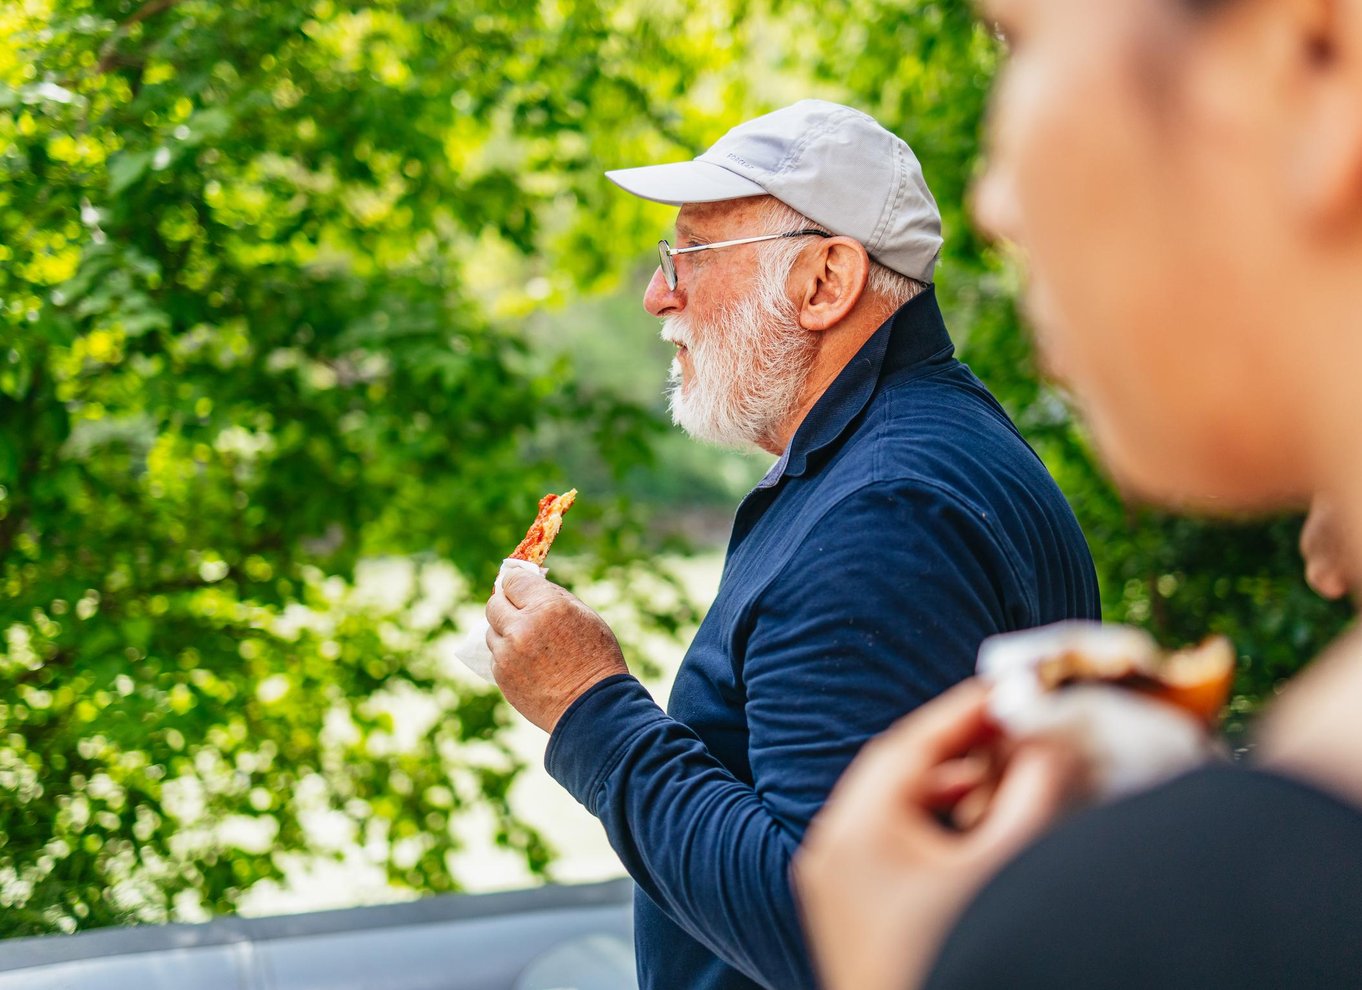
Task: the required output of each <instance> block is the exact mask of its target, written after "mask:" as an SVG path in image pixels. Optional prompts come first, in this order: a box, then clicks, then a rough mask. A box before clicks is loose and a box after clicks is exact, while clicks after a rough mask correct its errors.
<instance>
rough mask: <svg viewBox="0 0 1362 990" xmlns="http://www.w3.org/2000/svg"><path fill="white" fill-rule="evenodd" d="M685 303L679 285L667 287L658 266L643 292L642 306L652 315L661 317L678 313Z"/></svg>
mask: <svg viewBox="0 0 1362 990" xmlns="http://www.w3.org/2000/svg"><path fill="white" fill-rule="evenodd" d="M685 305H686V297H685V294H684V293H683V292H682V291H681V287H680V286H677V287H676V288H675V289H669V288H667V279H666V278H665V277H664V276H663V274H662V268H661V266H659V267H658V268H656V269H655V270H654V271H653V277H652V278H650V279H649V280H648V288H647V289H645V290H644V292H643V308H644V309H646V310H647V311H648V312H649V313H651V314H652V315H653V316H657V317H662V316H666V315H668V314H669V313H679V312H680V311H681V310H682V309H683V308H685Z"/></svg>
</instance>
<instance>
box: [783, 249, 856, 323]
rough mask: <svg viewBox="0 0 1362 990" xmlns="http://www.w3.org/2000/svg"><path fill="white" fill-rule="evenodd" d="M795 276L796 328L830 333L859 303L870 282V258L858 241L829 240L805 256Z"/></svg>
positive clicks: (796, 269)
mask: <svg viewBox="0 0 1362 990" xmlns="http://www.w3.org/2000/svg"><path fill="white" fill-rule="evenodd" d="M795 273H796V278H797V279H798V285H799V291H798V294H797V295H795V296H794V299H795V302H796V303H797V304H798V305H799V325H800V326H801V327H803V328H804V329H805V330H812V331H823V330H830V329H832V328H833V327H835V326H836V325H837V324H838V323H840V322H842V320H844V319H846V317H847V314H848V313H850V312H851V311H852V310H853V309H855V308H856V304H857V303H858V302H860V299H861V294H862V293H863V292H864V291H865V286H866V281H867V280H868V279H869V278H870V255H869V254H867V253H866V250H865V246H864V245H862V244H861V242H860V241H857V240H854V239H852V238H850V237H829V238H826V239H824V240H821V241H819V242H818V248H817V250H814V251H810V252H808V253H807V254H806V255H805V259H804V260H803V261H802V262H801V263H800V264H798V265H796V266H795Z"/></svg>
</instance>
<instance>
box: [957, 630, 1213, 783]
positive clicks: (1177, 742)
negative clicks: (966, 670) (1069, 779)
mask: <svg viewBox="0 0 1362 990" xmlns="http://www.w3.org/2000/svg"><path fill="white" fill-rule="evenodd" d="M1069 649H1073V650H1079V651H1082V652H1084V653H1086V654H1088V655H1089V656H1093V657H1095V658H1100V657H1103V656H1114V657H1119V656H1122V655H1126V656H1130V655H1134V656H1139V655H1146V654H1149V653H1151V652H1152V651H1155V650H1156V649H1157V647H1156V645H1155V643H1154V640H1153V638H1152V637H1151V636H1150V635H1149V634H1148V633H1146V632H1144V631H1142V630H1139V629H1133V628H1131V627H1129V626H1117V625H1103V624H1100V623H1096V622H1061V623H1056V624H1055V625H1052V626H1044V627H1042V628H1040V629H1028V630H1026V631H1024V632H1016V633H1005V634H1003V635H1001V636H992V637H990V638H989V639H986V640H984V643H983V645H982V646H981V647H980V648H979V664H978V669H979V674H980V676H981V677H983V678H984V679H985V680H987V681H990V682H991V683H992V684H993V691H992V694H991V696H990V697H989V706H988V707H989V714H990V715H992V716H993V720H994V721H995V722H997V723H998V724H999V725H1000V726H1002V727H1003V728H1004V729H1006V730H1007V732H1008V734H1009V735H1010V736H1012V737H1013V738H1016V739H1023V738H1027V737H1037V736H1045V737H1050V738H1057V739H1061V740H1063V741H1064V742H1066V743H1068V744H1070V745H1072V746H1073V747H1075V748H1076V749H1077V750H1078V751H1079V752H1080V753H1082V754H1083V757H1084V759H1085V760H1086V762H1087V765H1088V769H1089V785H1090V787H1091V791H1092V795H1093V797H1095V798H1098V799H1105V798H1113V797H1118V796H1120V795H1122V794H1129V793H1131V792H1132V791H1138V790H1143V789H1144V788H1146V787H1152V786H1153V785H1154V784H1156V783H1158V782H1160V781H1162V780H1166V779H1168V778H1169V777H1173V776H1176V775H1177V774H1179V773H1181V772H1183V771H1184V770H1189V769H1191V768H1192V767H1194V766H1196V765H1197V764H1200V763H1204V762H1206V761H1207V760H1212V759H1215V758H1217V757H1219V756H1222V755H1223V754H1224V748H1223V746H1222V745H1221V744H1220V743H1219V742H1218V741H1217V740H1216V739H1215V738H1214V737H1213V736H1212V734H1211V733H1210V732H1209V731H1208V730H1207V729H1206V727H1205V726H1204V725H1202V724H1201V723H1200V722H1198V721H1197V720H1196V719H1195V718H1194V717H1192V716H1191V715H1189V714H1187V713H1185V712H1183V711H1181V710H1179V709H1177V708H1174V707H1173V706H1171V705H1169V704H1166V703H1165V702H1162V701H1156V700H1154V699H1152V698H1146V697H1142V696H1140V695H1139V694H1137V693H1135V692H1133V691H1128V690H1126V689H1124V688H1119V687H1114V686H1110V685H1105V684H1081V685H1073V686H1071V687H1066V688H1063V689H1062V690H1058V691H1047V690H1045V689H1044V688H1043V687H1042V685H1041V683H1040V679H1039V677H1038V675H1037V673H1036V667H1037V665H1038V664H1039V662H1040V661H1041V660H1042V659H1043V658H1044V657H1046V656H1053V655H1055V654H1056V653H1062V652H1064V651H1065V650H1069Z"/></svg>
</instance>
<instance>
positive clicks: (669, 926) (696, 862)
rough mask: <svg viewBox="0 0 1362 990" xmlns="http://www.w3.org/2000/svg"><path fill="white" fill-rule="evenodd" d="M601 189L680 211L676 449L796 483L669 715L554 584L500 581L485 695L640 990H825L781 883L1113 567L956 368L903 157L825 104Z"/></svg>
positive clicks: (704, 641)
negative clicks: (754, 462)
mask: <svg viewBox="0 0 1362 990" xmlns="http://www.w3.org/2000/svg"><path fill="white" fill-rule="evenodd" d="M609 176H610V178H611V179H612V180H613V181H615V182H616V183H617V184H618V185H620V186H621V187H623V188H624V189H625V190H627V191H629V192H631V193H633V194H635V195H638V196H641V197H644V198H647V199H652V200H657V201H660V202H664V203H669V204H672V205H679V206H680V211H679V213H678V215H677V219H676V232H677V245H676V246H675V247H672V246H671V245H670V244H668V243H666V242H663V243H662V244H661V245H660V257H659V261H660V265H659V268H658V270H657V271H656V272H655V273H654V275H653V277H652V280H651V282H650V283H649V285H648V289H647V293H646V295H645V296H644V306H645V307H646V308H647V310H648V312H650V313H652V314H653V315H654V316H656V317H658V318H660V319H661V320H662V322H663V329H662V334H663V337H664V338H665V339H667V340H669V341H671V342H672V343H674V344H675V345H676V346H677V357H676V361H675V363H674V364H673V368H672V378H673V388H672V392H671V403H672V411H673V415H674V417H675V419H676V421H677V423H678V424H679V425H681V426H682V427H683V428H684V429H685V430H686V431H687V432H689V433H690V434H692V435H693V436H695V437H696V438H698V439H701V440H707V441H712V442H716V443H721V444H728V445H732V446H749V447H757V448H760V449H762V450H765V451H766V452H768V453H769V454H771V455H772V456H774V457H776V458H778V459H777V460H776V462H775V465H774V466H773V467H772V468H771V470H770V472H769V473H768V474H767V475H766V477H765V478H764V479H763V480H762V482H761V483H760V484H759V485H758V486H757V487H756V489H755V490H754V491H753V492H751V493H750V494H749V495H748V496H747V498H746V499H744V501H743V503H742V504H741V506H739V508H738V512H737V518H736V520H735V522H734V526H733V534H732V538H731V540H730V543H729V547H728V555H727V559H726V561H725V564H724V573H723V578H722V581H721V585H720V588H719V591H718V597H717V599H716V600H715V602H714V604H713V606H712V607H711V608H710V610H709V613H708V615H707V616H706V618H705V621H704V623H703V624H702V625H701V627H700V629H699V631H698V633H697V634H696V637H695V640H694V642H693V643H692V644H691V646H690V649H689V650H688V652H687V654H686V657H685V660H684V661H683V663H682V665H681V667H680V670H679V671H678V673H677V676H676V682H675V686H674V687H673V688H672V692H671V698H670V702H669V704H668V707H667V710H666V711H665V712H664V711H663V710H662V709H661V708H660V707H658V705H657V704H656V703H655V702H654V701H653V699H652V698H651V697H650V695H649V693H648V691H647V690H646V689H645V688H644V687H643V685H642V684H640V683H639V682H638V681H637V680H635V679H634V678H633V677H631V676H629V673H628V669H627V668H626V666H625V662H624V658H623V656H622V655H621V652H620V648H619V646H618V645H617V643H616V641H615V637H614V636H613V635H612V634H611V631H610V629H609V628H608V627H607V626H606V625H605V623H604V622H603V621H602V620H601V619H600V618H599V617H598V616H596V615H595V614H594V613H592V612H591V611H590V610H588V609H587V608H586V607H585V606H584V605H582V604H581V603H580V602H579V601H577V599H575V598H573V597H572V596H571V595H569V594H568V593H567V592H565V591H563V589H561V588H559V587H557V586H555V585H553V584H550V583H549V582H547V581H546V580H544V579H543V578H541V577H538V576H537V575H525V574H511V573H509V572H507V573H505V574H503V578H502V593H500V594H498V595H497V596H495V597H494V598H493V599H492V600H491V602H490V603H489V604H488V608H487V618H488V622H489V624H490V627H491V628H490V631H489V634H488V645H489V647H490V648H491V650H492V653H493V656H494V668H493V672H494V676H495V678H496V680H497V683H498V684H499V685H500V686H501V688H502V690H503V691H504V692H505V694H506V697H507V699H508V700H509V701H510V703H511V704H512V705H514V706H515V707H516V708H517V709H518V710H519V711H520V712H521V713H522V714H524V715H525V716H526V717H527V718H529V719H530V721H532V722H534V723H535V724H536V725H538V726H540V727H541V728H543V729H545V730H547V731H549V732H550V733H552V738H551V739H550V741H549V745H548V751H547V754H546V757H545V762H546V764H547V766H548V769H549V772H550V773H551V774H552V775H553V776H554V777H555V778H556V779H557V780H558V781H559V782H560V783H562V784H563V786H564V787H566V788H567V789H568V790H569V791H570V792H571V793H572V794H573V795H574V796H575V797H576V798H577V799H578V800H579V801H581V803H582V804H583V805H585V806H586V808H587V809H589V810H590V811H591V812H592V813H593V814H595V815H597V816H598V817H599V818H600V820H601V822H602V824H603V825H604V826H605V829H606V832H607V834H608V835H609V837H610V841H611V843H612V845H613V846H614V848H615V850H616V851H617V852H618V853H619V855H620V859H621V860H622V861H623V863H624V865H625V867H626V868H627V869H628V871H629V873H630V874H631V875H632V876H633V878H634V880H635V881H636V882H637V884H638V891H637V896H636V901H635V933H636V943H637V948H638V966H639V974H640V980H641V982H642V984H643V986H644V987H686V988H697V987H703V988H748V987H755V986H765V987H772V988H781V990H792V988H798V987H810V986H812V985H813V984H814V976H813V972H812V969H811V966H810V963H809V960H808V955H807V952H806V950H805V948H804V945H803V941H802V937H801V933H800V928H799V922H798V916H797V913H796V910H795V905H794V895H793V891H792V889H791V887H790V880H789V865H790V859H791V857H792V856H793V854H794V850H795V848H796V846H797V845H798V843H799V840H800V838H801V837H802V835H803V833H804V829H805V827H806V825H807V824H808V822H809V819H810V818H811V817H812V816H813V814H814V812H815V811H817V810H818V808H819V806H820V805H822V803H823V800H824V798H825V797H826V796H827V793H828V791H829V790H830V789H831V787H832V785H833V782H834V781H835V780H836V779H837V777H838V776H839V775H840V774H841V773H842V771H843V770H844V769H845V768H846V766H847V764H848V763H849V762H850V761H851V759H852V757H853V756H854V755H855V754H856V752H857V750H858V749H859V748H860V746H861V744H862V743H863V742H864V741H865V740H866V739H868V738H869V737H870V736H872V735H874V734H875V733H877V732H880V731H881V730H883V729H884V728H885V727H887V726H888V725H889V724H891V723H892V722H893V721H894V720H895V719H896V718H898V717H899V716H901V715H902V714H903V713H905V712H907V711H910V710H912V709H913V708H915V707H917V706H918V705H919V704H921V703H922V702H924V701H926V700H927V699H929V698H931V697H934V696H935V695H937V694H939V693H940V692H941V691H943V690H945V689H946V688H948V687H950V686H951V685H952V684H955V683H956V682H958V681H959V680H961V679H962V678H964V677H966V676H967V675H968V674H969V672H970V670H971V669H972V666H973V661H974V656H975V653H976V651H977V649H978V647H979V643H980V642H981V641H982V640H983V639H984V638H985V637H987V636H989V635H991V634H993V633H995V632H1001V631H1004V630H1011V629H1021V628H1027V627H1030V626H1034V625H1038V624H1042V623H1046V622H1051V621H1054V620H1055V619H1060V618H1066V617H1086V616H1092V615H1095V614H1096V612H1097V610H1098V597H1097V585H1096V578H1095V575H1094V572H1093V567H1092V561H1091V559H1090V557H1089V555H1088V551H1087V547H1086V544H1085V543H1084V540H1083V536H1082V533H1081V532H1080V530H1079V528H1078V525H1077V523H1076V521H1075V520H1074V518H1073V515H1072V513H1071V512H1070V510H1069V507H1068V505H1067V504H1066V503H1065V501H1064V499H1063V497H1062V496H1061V494H1060V492H1059V490H1058V488H1057V487H1056V486H1055V484H1054V482H1053V481H1052V479H1051V478H1050V476H1049V475H1048V474H1047V473H1046V471H1045V468H1044V466H1043V465H1042V464H1041V462H1040V460H1039V459H1038V458H1037V457H1036V456H1035V454H1034V453H1033V452H1032V451H1031V450H1030V448H1029V447H1028V446H1027V445H1026V443H1025V441H1023V440H1022V438H1021V436H1020V435H1019V434H1018V433H1017V431H1016V429H1015V427H1013V425H1012V424H1011V422H1010V421H1009V420H1008V418H1007V416H1006V414H1005V413H1004V412H1003V410H1002V408H1001V407H1000V406H999V405H998V404H997V402H996V401H995V400H994V399H993V397H992V396H991V395H990V394H989V393H988V391H987V389H985V387H984V386H983V384H982V383H980V382H979V380H978V379H977V378H975V377H974V375H972V374H971V373H970V371H969V369H968V368H966V367H965V366H964V365H963V364H961V363H960V362H959V361H957V360H956V359H955V357H954V356H953V355H954V349H953V347H952V344H951V340H950V337H949V336H948V334H947V332H946V327H945V324H944V322H943V320H942V317H941V313H940V310H939V309H938V308H937V303H936V297H935V293H934V291H933V289H932V288H931V286H930V282H931V280H932V277H933V271H934V267H935V262H936V257H937V253H938V251H939V249H940V246H941V235H940V218H939V216H938V213H937V209H936V204H935V202H934V201H933V200H932V197H931V194H930V192H929V191H928V189H927V186H926V183H925V181H924V179H923V177H922V173H921V171H920V169H919V166H918V163H917V160H916V158H915V157H914V156H913V153H912V152H911V151H910V150H909V148H908V146H907V145H906V144H905V143H904V142H903V141H902V140H900V139H899V138H897V137H895V136H894V135H892V134H890V133H889V132H888V131H886V130H885V129H884V128H883V127H881V126H880V125H879V124H877V123H876V122H875V121H874V120H873V119H871V118H870V117H868V116H866V115H865V114H862V113H860V112H858V111H856V110H853V109H850V108H848V107H843V106H838V105H836V104H831V103H824V102H821V101H814V100H809V101H804V102H801V103H797V104H795V105H793V106H790V107H786V108H784V109H782V110H778V111H776V112H774V113H771V114H768V115H766V116H764V117H760V118H757V119H756V120H752V121H749V122H747V123H745V124H742V125H740V126H738V127H736V128H734V129H733V130H732V131H730V132H729V133H728V134H727V135H725V136H724V137H723V138H722V139H721V140H720V141H719V142H718V143H717V144H715V145H714V147H712V148H711V149H710V150H709V151H707V152H705V153H704V154H703V155H701V156H700V157H699V158H698V159H696V160H693V161H687V162H677V163H672V164H665V165H656V166H646V167H642V168H635V169H625V170H621V171H617V172H612V173H609Z"/></svg>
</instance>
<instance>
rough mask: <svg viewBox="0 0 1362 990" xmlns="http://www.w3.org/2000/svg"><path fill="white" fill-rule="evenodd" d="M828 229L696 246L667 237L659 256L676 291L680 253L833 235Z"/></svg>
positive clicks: (661, 242) (660, 244)
mask: <svg viewBox="0 0 1362 990" xmlns="http://www.w3.org/2000/svg"><path fill="white" fill-rule="evenodd" d="M832 236H833V235H832V234H829V233H828V232H827V231H826V230H792V231H790V232H789V233H785V234H762V235H761V236H759V237H739V238H738V239H737V240H736V241H715V242H714V243H713V244H697V245H696V246H695V247H687V248H674V247H672V246H671V245H670V244H668V243H667V241H666V239H665V238H664V239H663V240H660V241H658V242H657V256H658V258H659V260H660V264H659V267H660V268H661V269H662V277H663V278H664V279H666V281H667V288H668V289H669V290H671V291H672V292H675V291H676V285H677V281H676V262H675V261H673V260H672V259H673V258H675V257H676V256H677V255H678V254H693V253H694V252H696V251H713V250H714V249H715V248H726V247H737V246H738V245H739V244H756V243H757V242H758V241H775V240H779V239H780V238H782V237H832Z"/></svg>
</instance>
